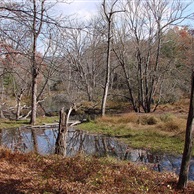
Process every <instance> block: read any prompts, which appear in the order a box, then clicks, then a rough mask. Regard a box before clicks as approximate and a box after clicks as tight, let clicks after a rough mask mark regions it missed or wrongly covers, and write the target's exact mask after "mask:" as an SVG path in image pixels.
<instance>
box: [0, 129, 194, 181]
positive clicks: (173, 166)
mask: <svg viewBox="0 0 194 194" xmlns="http://www.w3.org/2000/svg"><path fill="white" fill-rule="evenodd" d="M57 131H58V129H57V128H25V127H21V128H17V129H15V128H14V129H3V130H0V145H1V146H4V147H6V148H9V149H11V150H13V151H19V152H23V153H28V152H32V151H33V152H38V153H39V154H41V155H49V154H54V151H55V142H56V138H57ZM78 152H83V153H85V154H90V155H98V156H113V157H116V158H118V160H130V161H133V162H139V163H145V164H149V166H150V167H151V168H153V169H154V170H157V171H164V170H165V171H172V172H175V173H177V174H178V173H179V170H180V165H181V158H182V157H181V156H173V155H167V154H159V153H151V152H150V151H146V150H141V149H131V148H129V147H128V146H127V145H126V144H124V143H122V142H120V141H118V140H117V139H115V138H111V137H106V136H102V135H97V134H90V133H87V132H83V131H80V130H75V129H73V128H70V129H69V132H68V136H67V156H74V155H75V154H77V153H78ZM189 179H190V180H193V181H194V158H192V160H191V164H190V171H189Z"/></svg>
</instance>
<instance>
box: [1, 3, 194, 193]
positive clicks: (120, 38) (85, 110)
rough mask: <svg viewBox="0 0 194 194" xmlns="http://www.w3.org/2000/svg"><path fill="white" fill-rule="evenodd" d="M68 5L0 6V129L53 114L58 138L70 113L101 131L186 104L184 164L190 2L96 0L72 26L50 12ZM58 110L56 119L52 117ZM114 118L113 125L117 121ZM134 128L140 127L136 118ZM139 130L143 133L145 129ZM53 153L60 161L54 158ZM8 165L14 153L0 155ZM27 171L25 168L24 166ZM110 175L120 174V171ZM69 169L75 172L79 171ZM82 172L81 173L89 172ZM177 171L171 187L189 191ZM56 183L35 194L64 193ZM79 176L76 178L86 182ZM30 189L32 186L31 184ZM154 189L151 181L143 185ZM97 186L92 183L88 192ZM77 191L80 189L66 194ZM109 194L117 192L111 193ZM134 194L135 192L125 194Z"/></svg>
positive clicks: (192, 57)
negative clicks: (126, 117)
mask: <svg viewBox="0 0 194 194" xmlns="http://www.w3.org/2000/svg"><path fill="white" fill-rule="evenodd" d="M69 3H70V4H71V3H73V1H72V2H69V1H68V0H61V1H57V0H56V1H55V0H53V1H50V0H19V1H17V0H2V1H1V2H0V120H1V123H3V122H4V121H5V120H6V121H7V122H8V121H14V122H18V123H20V122H21V121H25V122H26V120H27V121H28V124H29V125H30V126H32V127H33V126H36V125H37V124H38V123H39V121H40V120H41V118H42V119H45V118H46V117H53V116H57V117H59V116H60V118H61V120H60V121H61V122H63V123H59V128H60V127H61V128H60V129H59V134H63V133H64V130H65V132H66V130H67V120H68V119H69V117H70V114H71V113H72V114H73V115H74V116H77V117H76V118H79V119H80V118H82V119H84V121H85V120H87V121H88V122H89V121H90V120H93V119H96V118H101V119H102V120H101V121H100V122H102V123H103V119H104V120H106V118H107V117H106V116H107V115H108V116H110V115H111V116H115V115H120V114H125V113H132V114H133V116H134V115H140V114H141V115H143V116H144V115H153V114H158V112H161V111H162V110H163V109H162V108H161V107H165V106H169V104H170V106H171V105H177V104H178V106H179V108H180V106H181V105H180V102H181V101H182V102H183V101H184V100H188V99H189V98H190V99H191V100H190V108H189V105H188V104H189V103H188V104H187V105H188V107H187V108H186V112H185V113H188V112H189V116H188V120H187V126H185V127H184V128H186V140H188V141H186V140H185V142H187V143H189V145H187V144H185V149H184V151H185V152H184V156H185V160H184V161H187V162H189V160H190V159H191V155H192V139H193V137H192V134H191V133H192V129H191V128H192V127H191V126H192V119H193V112H192V111H193V110H194V107H193V106H192V103H193V101H192V95H193V94H192V92H193V91H192V90H191V89H192V88H193V85H191V84H192V83H193V84H194V82H192V79H193V61H194V48H193V47H194V29H193V26H192V25H193V24H192V23H193V20H194V12H193V9H192V8H193V3H192V1H182V0H172V1H167V0H162V1H160V0H149V1H144V0H135V1H131V0H110V1H109V0H99V2H97V3H96V6H97V8H98V12H97V14H96V15H94V16H93V17H91V18H89V19H88V18H78V17H76V14H75V15H74V14H73V15H67V14H66V10H64V12H63V13H62V14H61V13H59V12H57V11H56V10H57V6H60V5H62V4H66V5H67V6H68V4H69ZM190 96H191V97H190ZM192 108H193V109H192ZM62 110H63V112H60V111H62ZM157 111H158V112H157ZM64 112H66V113H67V114H66V113H65V116H64V117H65V118H66V121H64V118H63V114H64ZM140 117H141V118H142V116H140ZM148 117H149V116H148ZM133 118H134V120H135V121H134V120H133V122H136V117H135V116H134V117H133ZM149 118H150V117H149ZM189 118H190V121H189ZM114 119H115V120H117V117H116V118H114ZM156 120H157V121H155V120H152V121H150V122H151V123H153V124H156V123H157V122H158V120H159V117H157V119H156ZM160 120H162V119H161V117H160ZM96 122H97V121H96ZM111 122H114V121H113V120H111ZM130 122H131V121H130ZM137 122H139V123H141V124H142V123H143V121H142V120H141V121H139V120H138V121H137ZM146 122H147V121H146ZM184 122H185V121H184ZM147 124H148V125H149V122H147ZM99 125H100V124H99ZM185 125H186V123H185ZM1 128H2V127H1ZM8 128H9V126H8ZM83 128H84V126H83ZM99 130H100V129H99ZM184 130H185V129H184ZM171 133H172V131H171ZM181 133H182V132H181ZM63 135H64V134H63ZM63 135H62V136H60V137H59V136H58V140H59V142H58V143H59V144H60V146H61V145H63V146H65V145H64V141H65V140H64V138H65V137H63ZM119 135H120V134H119ZM176 135H177V133H176ZM181 135H182V134H181ZM117 136H118V134H117ZM61 138H62V139H61ZM181 138H182V137H181ZM190 140H191V142H190ZM61 142H63V143H61ZM182 142H183V141H182ZM188 146H189V148H188ZM143 147H144V146H143ZM187 148H188V149H187ZM182 149H183V148H182ZM56 152H57V153H58V154H59V153H60V150H58V151H56ZM63 152H64V151H63ZM186 152H189V153H186ZM187 154H188V155H187ZM62 155H63V154H62ZM12 157H16V156H15V154H13V155H12V153H10V152H8V151H2V153H1V158H4V159H7V160H8V161H11V158H12ZM17 157H18V158H21V161H23V162H25V161H26V160H27V158H26V159H25V157H26V156H23V155H20V154H19V155H18V156H17ZM17 157H16V158H15V159H14V160H16V162H18V161H17V160H19V159H17ZM27 157H28V156H27ZM30 157H32V158H31V159H32V161H33V162H32V165H35V166H36V165H37V164H35V163H36V162H35V161H36V160H38V159H37V158H36V156H30ZM79 157H80V158H79ZM82 157H83V156H76V157H75V160H76V162H77V163H76V167H75V169H77V168H79V166H77V165H78V163H79V162H78V158H79V159H80V161H81V163H82V165H84V166H85V167H86V166H88V165H91V161H90V159H88V160H85V159H83V158H82ZM46 160H47V159H45V161H44V158H42V159H41V161H40V163H41V164H42V165H43V166H45V168H46V165H48V164H49V162H48V161H46ZM48 160H55V159H53V158H52V159H48ZM68 160H73V159H72V158H67V159H66V160H65V161H63V162H66V163H70V161H68ZM100 160H101V159H96V158H95V159H94V163H95V164H96V165H97V166H99V168H102V166H103V165H105V164H104V163H103V162H102V161H100ZM34 162H35V163H34ZM47 162H48V163H47ZM61 162H62V161H61ZM106 162H107V163H108V161H106ZM54 163H56V161H55V162H54ZM72 164H73V161H72ZM12 165H13V164H12ZM56 165H58V164H56ZM66 165H67V164H66ZM114 165H116V164H113V162H112V161H111V168H112V169H108V168H107V171H105V172H106V173H107V176H109V175H110V174H109V172H110V171H112V170H113V171H114ZM188 165H189V163H186V164H185V166H186V168H188ZM28 167H29V168H30V169H31V170H32V166H28ZM50 167H51V168H52V169H53V172H54V171H57V170H56V169H57V168H56V166H52V165H51V164H50ZM25 168H26V167H25ZM37 168H40V166H38V167H37ZM71 168H72V169H71ZM71 168H70V169H63V170H66V171H68V170H69V171H70V172H69V173H73V172H72V171H73V167H72V166H71ZM115 168H116V169H117V168H119V169H121V171H122V170H123V168H125V167H123V166H119V167H115ZM138 168H139V167H138ZM91 169H93V168H92V167H91ZM91 169H90V170H91ZM134 169H135V168H134ZM77 170H78V171H79V173H81V174H82V172H81V171H80V169H77ZM90 170H88V174H92V173H93V172H92V171H90ZM182 170H183V169H182ZM184 170H185V169H184ZM184 170H183V171H182V175H183V177H182V179H181V175H180V177H179V181H178V182H179V184H178V186H179V187H180V188H181V189H183V188H186V187H187V178H185V177H187V176H188V172H186V171H187V170H185V171H184ZM93 171H95V170H94V169H93ZM140 171H141V170H140ZM53 172H52V173H53ZM29 173H32V172H29ZM47 173H49V172H47ZM52 173H51V174H52ZM56 173H57V172H56ZM85 173H86V174H87V172H85ZM114 173H116V172H115V171H114ZM114 173H113V174H114ZM117 173H119V172H117ZM134 173H136V172H135V170H134ZM148 173H150V172H148ZM180 174H181V173H180ZM38 176H39V175H38ZM41 176H43V175H41ZM44 176H49V175H44ZM53 176H55V175H53ZM59 176H61V179H60V177H57V176H56V177H57V178H59V179H56V180H55V178H54V179H52V181H51V182H52V184H53V185H55V183H56V184H59V186H57V188H58V190H59V191H56V190H54V189H53V190H52V189H51V190H52V191H51V192H49V191H48V192H43V191H41V189H40V190H38V191H35V190H34V191H33V192H35V193H36V192H38V193H39V192H40V193H42V192H43V193H57V192H58V193H65V192H64V191H65V190H64V188H63V189H62V190H61V191H60V187H61V188H62V186H61V185H60V184H62V183H60V181H62V179H63V178H64V177H63V175H59ZM82 176H83V179H84V178H85V175H84V174H82ZM100 176H101V175H100ZM125 176H127V175H125ZM135 176H137V175H135ZM153 176H158V175H155V174H154V175H153ZM62 177H63V178H62ZM66 178H67V177H66ZM68 178H69V177H68ZM152 178H153V177H152ZM171 178H172V177H171ZM173 178H174V177H173ZM77 179H79V178H78V177H77ZM153 179H154V178H153ZM34 181H35V182H36V181H37V180H34ZM47 181H48V180H47ZM55 181H56V182H55ZM58 181H59V182H58ZM69 181H70V179H69ZM90 181H92V180H90ZM119 181H121V177H120V179H119V180H118V182H119ZM130 181H132V180H130ZM133 181H134V180H133ZM141 181H142V180H141ZM141 181H140V182H141ZM162 181H163V180H161V182H162ZM173 181H174V179H173ZM35 182H34V185H36V186H37V183H35ZM48 182H49V181H48ZM75 182H76V181H75ZM78 182H79V180H78ZM110 182H111V181H110ZM121 182H122V181H121ZM135 182H136V183H137V182H138V181H137V180H135ZM176 182H177V180H176ZM122 183H123V182H122ZM152 183H153V181H151V182H150V183H149V185H152ZM47 184H48V185H49V183H47ZM52 184H51V185H52ZM80 184H86V183H85V182H81V183H80ZM101 184H102V183H101V182H100V183H99V182H98V181H96V183H95V185H93V186H94V187H97V186H99V185H101ZM115 184H116V183H115ZM123 184H124V183H123ZM128 184H132V183H131V182H130V183H128ZM134 184H135V183H134ZM138 184H139V183H137V185H138ZM113 185H114V184H113ZM167 185H170V184H167ZM12 186H13V185H12ZM44 187H45V188H46V183H45V185H44V186H43V187H42V188H43V190H44ZM49 187H50V186H49ZM72 187H73V186H72ZM85 187H87V184H86V185H85V186H84V188H85ZM88 187H89V188H90V189H91V193H98V191H97V190H96V191H95V188H94V187H92V186H91V187H90V186H88ZM138 187H139V185H138ZM169 187H171V186H169ZM0 188H1V187H0ZM39 188H41V187H39ZM53 188H54V187H53ZM105 188H106V186H105V185H104V186H103V189H104V190H103V192H104V193H109V192H108V191H107V190H106V189H105ZM66 189H67V190H66V191H67V192H66V193H71V189H70V188H66ZM93 189H94V190H93ZM98 189H99V187H98ZM154 189H155V187H154V186H153V185H152V188H148V187H146V185H144V188H143V190H141V189H140V190H139V193H144V192H148V193H149V191H150V193H154V192H156V191H157V192H160V191H159V190H157V189H158V188H157V189H156V190H154ZM187 189H188V190H187V191H188V193H189V192H190V191H191V192H190V193H192V192H193V190H192V189H194V186H193V187H191V190H190V187H187ZM48 190H49V189H48ZM113 190H114V189H113ZM175 190H176V189H175ZM54 191H55V192H54ZM171 191H172V192H173V191H174V190H173V189H169V188H168V191H167V193H172V192H171ZM187 191H186V190H185V192H187ZM12 192H13V191H12ZM28 192H29V191H28ZM31 192H32V190H31ZM82 192H84V190H83V191H79V192H78V191H75V192H74V193H82ZM99 192H100V190H99ZM114 192H118V193H121V191H116V190H114ZM128 192H129V190H127V189H126V190H125V191H124V190H123V191H122V193H128ZM134 192H135V190H130V193H134ZM161 192H163V191H162V190H161ZM177 192H178V191H177ZM183 192H184V191H183ZM16 193H17V192H16ZM18 193H19V192H18ZM20 193H26V192H25V191H22V192H20ZM72 193H73V191H72ZM110 193H111V192H110ZM135 193H136V192H135Z"/></svg>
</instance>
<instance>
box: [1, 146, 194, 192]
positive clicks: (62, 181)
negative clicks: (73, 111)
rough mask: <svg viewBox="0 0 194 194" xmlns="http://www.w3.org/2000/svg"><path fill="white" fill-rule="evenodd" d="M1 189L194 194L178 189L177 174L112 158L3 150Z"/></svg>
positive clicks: (189, 189)
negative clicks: (49, 154) (43, 154)
mask: <svg viewBox="0 0 194 194" xmlns="http://www.w3.org/2000/svg"><path fill="white" fill-rule="evenodd" d="M0 165H1V170H0V183H1V184H0V191H1V193H2V194H6V193H22V194H24V193H37V194H38V193H43V194H54V193H61V194H62V193H73V194H80V193H86V194H97V193H106V194H109V193H110V194H112V193H122V194H125V193H126V194H128V193H131V194H132V193H134V194H135V193H139V194H141V193H142V194H143V193H144V194H145V193H149V194H152V193H153V194H154V193H177V194H178V193H185V194H189V193H193V191H194V184H193V182H190V183H189V185H188V188H187V189H185V190H184V191H183V190H176V183H177V176H176V175H175V174H173V173H159V172H156V171H152V170H150V169H149V168H148V167H145V166H141V165H138V166H137V165H135V164H133V163H129V162H126V161H122V162H121V161H117V160H115V159H113V158H96V157H86V156H83V155H77V156H75V157H72V158H62V157H60V156H45V157H43V156H38V155H34V154H20V153H11V152H9V151H7V150H2V149H1V150H0Z"/></svg>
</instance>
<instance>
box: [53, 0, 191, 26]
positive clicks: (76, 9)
mask: <svg viewBox="0 0 194 194" xmlns="http://www.w3.org/2000/svg"><path fill="white" fill-rule="evenodd" d="M58 1H63V0H58ZM65 1H66V2H69V3H68V4H67V3H59V4H58V5H57V7H56V9H57V11H58V12H59V13H61V14H64V15H66V16H67V15H71V14H74V15H75V16H77V18H80V19H83V20H89V19H90V18H92V17H93V16H95V15H96V14H97V13H98V10H99V8H100V7H101V4H102V0H65ZM108 1H109V0H108ZM181 1H182V2H183V3H188V2H190V1H192V2H193V4H192V6H191V7H190V8H189V12H194V0H181ZM193 23H194V22H193V21H192V22H189V23H188V25H190V26H192V27H193V26H194V24H193ZM185 25H187V24H185Z"/></svg>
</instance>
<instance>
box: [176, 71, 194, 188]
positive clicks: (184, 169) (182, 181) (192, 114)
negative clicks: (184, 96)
mask: <svg viewBox="0 0 194 194" xmlns="http://www.w3.org/2000/svg"><path fill="white" fill-rule="evenodd" d="M191 79H192V81H191V96H190V107H189V114H188V118H187V126H186V134H185V147H184V152H183V157H182V164H181V170H180V174H179V181H178V184H177V187H178V188H180V189H181V188H184V187H187V182H188V173H189V164H190V159H191V154H192V147H193V138H192V136H193V134H192V133H193V128H192V124H193V118H194V72H192V78H191Z"/></svg>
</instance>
